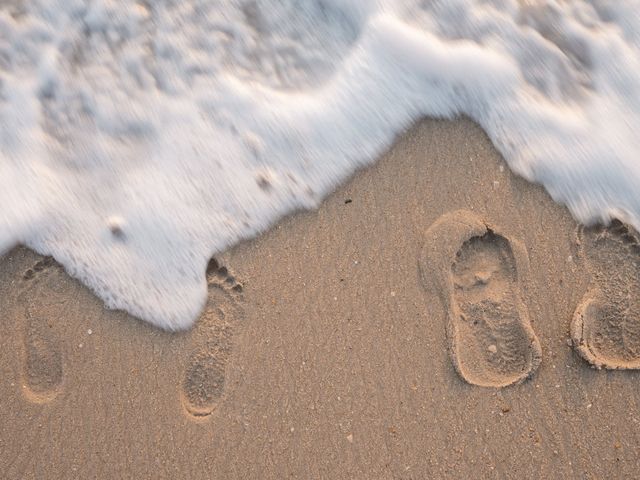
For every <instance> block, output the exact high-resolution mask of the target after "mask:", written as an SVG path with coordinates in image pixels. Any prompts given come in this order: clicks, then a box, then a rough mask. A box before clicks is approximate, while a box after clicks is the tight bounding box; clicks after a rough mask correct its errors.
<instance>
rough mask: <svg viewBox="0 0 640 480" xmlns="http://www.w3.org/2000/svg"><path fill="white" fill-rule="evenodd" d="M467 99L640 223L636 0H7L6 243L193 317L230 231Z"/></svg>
mask: <svg viewBox="0 0 640 480" xmlns="http://www.w3.org/2000/svg"><path fill="white" fill-rule="evenodd" d="M425 115H426V116H432V117H439V118H453V117H456V116H460V115H466V116H468V117H470V118H472V119H473V120H475V121H476V122H478V123H479V124H480V125H481V126H482V127H483V128H484V129H485V131H486V132H487V134H488V135H489V136H490V138H491V140H492V141H493V143H494V145H495V146H496V147H497V148H498V149H499V150H500V152H501V153H502V154H503V155H504V157H505V159H506V160H507V162H508V163H509V165H510V167H511V168H512V169H513V170H514V171H515V172H517V173H519V174H520V175H522V176H524V177H525V178H527V179H529V180H531V181H535V182H539V183H541V184H543V185H544V186H545V187H546V189H547V190H548V191H549V193H550V194H551V195H552V197H553V198H554V199H555V200H557V201H558V202H561V203H563V204H566V205H567V207H568V208H569V209H570V211H571V212H572V213H573V215H574V216H575V217H576V218H577V219H578V220H579V221H582V222H585V223H592V222H595V221H603V222H604V221H607V220H609V219H610V218H611V217H614V216H615V217H618V218H621V219H623V220H626V221H628V222H631V223H632V224H633V225H634V226H635V227H636V228H638V227H640V194H639V193H638V192H640V161H639V159H638V156H639V155H640V135H639V133H638V132H640V2H639V1H634V0H628V1H621V0H593V1H590V2H586V1H578V0H574V1H571V0H566V1H552V0H547V1H539V2H533V1H528V2H524V1H523V2H518V1H516V0H443V1H437V0H433V1H427V0H387V1H384V0H380V1H373V0H262V1H258V0H253V1H249V0H243V1H240V0H237V1H233V0H159V1H155V2H147V1H144V0H140V1H138V2H136V1H134V0H32V1H29V2H22V1H19V0H9V1H8V2H7V1H5V2H3V3H2V6H0V149H1V150H0V205H1V210H0V249H2V251H6V250H8V249H9V248H11V247H12V246H13V245H16V244H18V243H23V244H26V245H27V246H29V247H31V248H33V249H35V250H36V251H38V252H40V253H43V254H50V255H53V256H54V257H55V258H56V259H57V260H58V261H59V262H61V263H62V264H63V265H64V266H65V268H66V269H67V271H68V272H69V273H70V274H71V275H73V276H74V277H76V278H78V279H80V280H81V281H82V282H84V283H85V284H86V285H88V286H89V287H90V288H91V289H92V290H93V291H94V292H95V293H96V294H97V295H98V296H99V297H101V298H102V299H103V300H104V301H105V303H106V305H107V306H109V307H111V308H120V309H124V310H126V311H128V312H129V313H131V314H133V315H135V316H137V317H140V318H142V319H144V320H147V321H149V322H151V323H153V324H155V325H157V326H160V327H163V328H167V329H182V328H187V327H189V326H190V325H191V324H192V323H193V321H194V320H195V319H196V318H197V316H198V314H199V312H200V310H201V308H202V306H203V304H204V300H205V297H206V284H205V274H204V272H205V268H206V264H207V261H208V259H209V258H210V257H211V256H212V255H213V254H215V253H216V252H219V251H221V250H222V249H224V248H227V247H229V246H230V245H232V244H233V243H234V242H237V241H239V240H241V239H243V238H248V237H250V236H253V235H256V234H257V233H259V232H261V231H263V230H264V229H266V228H267V227H269V226H270V225H272V224H273V222H275V221H276V220H278V219H279V218H281V217H282V216H283V215H285V214H286V213H288V212H291V211H292V210H294V209H299V208H313V207H316V206H317V205H318V203H319V202H320V201H321V199H322V198H323V196H324V195H326V194H327V193H328V192H329V191H330V190H331V189H332V188H334V187H335V186H336V184H338V183H339V182H340V181H342V180H344V179H345V178H346V177H348V176H349V174H351V173H352V172H353V171H354V170H355V169H356V168H358V167H361V166H363V165H367V164H370V163H371V162H373V161H375V159H376V158H377V157H378V156H379V155H380V153H381V152H382V151H383V150H384V149H385V148H388V147H389V145H390V144H391V142H392V141H393V139H394V138H395V136H396V135H397V134H398V132H400V131H402V130H403V129H405V128H407V127H408V126H410V125H411V123H412V122H415V121H416V120H417V119H418V118H420V117H422V116H425Z"/></svg>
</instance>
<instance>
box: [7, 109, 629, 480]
mask: <svg viewBox="0 0 640 480" xmlns="http://www.w3.org/2000/svg"><path fill="white" fill-rule="evenodd" d="M638 250H639V249H638V248H637V238H636V236H635V233H634V232H630V231H627V230H625V227H624V226H623V225H616V226H614V227H612V228H611V229H608V230H602V229H600V230H592V229H587V230H584V229H582V228H580V227H579V226H578V225H577V224H576V223H575V221H574V220H573V219H572V218H571V216H570V215H569V213H568V212H567V210H566V209H565V208H563V207H562V206H560V205H557V204H555V203H554V202H553V201H552V200H551V198H550V197H549V196H548V195H547V194H546V193H545V192H544V190H543V189H542V188H540V187H539V186H536V185H532V184H529V183H528V182H526V181H525V180H523V179H521V178H517V177H515V176H514V175H513V174H512V173H511V172H510V171H509V169H508V168H507V167H506V164H505V163H504V161H503V160H502V159H501V157H500V155H499V154H498V152H497V151H496V150H495V149H494V148H493V146H492V145H491V143H490V141H489V140H488V138H487V137H486V136H485V135H484V133H483V132H482V131H481V130H480V129H479V128H478V127H477V126H475V125H474V124H473V123H471V122H470V121H468V120H458V121H455V122H444V121H432V120H428V121H424V122H422V123H420V124H419V125H417V126H416V127H415V128H413V129H411V130H410V131H409V132H407V133H406V134H405V135H403V136H402V137H401V138H400V139H399V140H398V142H397V143H396V145H395V146H394V147H393V148H392V149H391V150H390V151H389V152H388V153H387V154H386V155H385V156H384V157H383V158H382V159H381V160H380V162H378V164H376V165H375V166H374V167H372V168H369V169H367V170H364V171H362V172H360V173H358V174H357V175H356V176H355V177H354V178H353V179H352V180H351V181H350V182H348V183H347V184H346V185H344V186H342V187H340V188H339V189H338V190H337V191H336V192H335V193H334V194H333V195H331V197H329V198H328V199H327V200H326V201H325V202H324V203H323V204H322V206H321V207H320V209H319V210H317V211H313V212H302V213H298V214H296V215H293V216H290V217H289V218H287V219H285V220H284V221H283V222H281V223H280V224H279V225H277V226H276V227H274V228H273V229H271V230H270V231H269V232H267V233H266V234H264V235H262V236H260V237H258V238H256V239H254V240H252V241H249V242H245V243H243V244H241V245H239V246H237V247H235V248H233V249H232V250H230V251H228V252H226V253H224V254H221V255H219V256H217V257H216V259H215V262H212V264H211V265H210V269H209V272H208V282H209V290H210V296H209V303H208V305H207V307H206V310H205V312H204V313H203V316H202V318H201V319H200V320H199V321H198V323H197V324H196V326H195V327H194V329H193V330H191V331H189V332H184V333H177V334H171V333H166V332H163V331H160V330H158V329H154V328H152V327H150V326H147V325H146V324H143V323H142V322H140V321H137V320H135V319H132V318H131V317H128V316H127V315H126V314H124V313H122V312H114V311H107V310H104V308H103V307H102V304H101V303H100V301H99V300H98V299H96V298H95V297H94V296H93V295H92V294H91V293H90V292H89V291H88V290H87V289H86V288H84V287H82V286H81V285H80V284H79V283H78V282H76V281H75V280H73V279H71V278H70V277H69V276H68V275H67V274H66V273H64V271H62V270H61V269H60V267H59V266H57V265H56V264H55V262H53V261H51V260H50V259H47V258H44V257H41V256H39V255H36V254H34V253H32V252H30V251H28V250H26V249H24V248H17V249H15V250H13V251H12V252H10V253H9V254H7V255H5V257H4V258H3V259H2V261H1V262H0V304H1V311H2V316H3V327H2V347H3V348H2V349H1V350H0V378H1V379H2V380H1V382H0V472H2V473H0V477H2V478H49V479H57V478H65V479H67V478H154V479H158V478H173V479H175V478H193V479H199V478H202V479H205V478H206V479H212V478H220V479H233V478H256V479H270V478H273V479H282V478H305V479H306V478H332V479H333V478H358V479H387V478H388V479H424V478H577V479H578V478H579V479H585V478H587V479H591V478H593V479H596V478H605V477H606V478H633V477H634V476H637V471H638V468H639V467H640V460H638V459H639V458H640V451H639V450H640V447H639V446H640V435H639V433H640V425H639V416H640V414H639V413H638V403H639V402H640V390H639V389H638V387H637V386H638V382H639V381H640V377H639V374H638V372H635V371H634V370H633V369H634V368H636V367H637V366H639V362H638V359H639V358H640V325H639V326H636V325H637V324H640V321H636V319H638V318H640V316H638V315H636V314H640V307H636V303H635V302H636V301H637V300H636V299H638V298H640V295H639V294H640V290H638V289H640V285H638V283H639V280H638V278H639V276H638V275H637V273H638V272H637V268H638V267H637V265H636V264H637V260H638V254H639V253H638ZM589 362H591V363H589ZM591 364H593V365H595V366H598V367H602V368H601V369H596V368H592V366H591Z"/></svg>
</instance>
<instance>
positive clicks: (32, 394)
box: [19, 257, 65, 403]
mask: <svg viewBox="0 0 640 480" xmlns="http://www.w3.org/2000/svg"><path fill="white" fill-rule="evenodd" d="M58 270H60V271H61V268H60V267H58V266H57V265H55V262H54V261H53V259H52V258H50V257H46V258H44V259H41V260H39V261H37V262H35V264H34V265H33V266H32V268H29V269H28V270H27V271H26V272H25V273H24V275H23V278H22V280H21V283H22V291H21V292H20V296H19V298H20V302H19V303H20V308H21V309H22V312H23V315H24V319H23V328H22V336H21V339H22V348H21V350H22V352H23V362H22V377H23V379H22V384H23V393H24V394H25V397H26V398H27V399H28V400H29V401H32V402H35V403H43V402H47V401H51V400H53V399H54V398H55V397H56V396H57V395H58V393H59V392H60V390H61V387H62V382H63V359H62V351H61V348H60V344H59V342H58V338H57V335H56V328H55V327H56V323H57V322H61V321H64V318H63V317H64V309H65V301H64V299H63V297H62V296H61V295H59V292H56V291H55V285H56V284H57V283H58V282H59V280H60V279H59V278H58V275H59V274H60V272H59V271H58Z"/></svg>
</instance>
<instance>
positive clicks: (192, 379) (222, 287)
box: [181, 259, 242, 418]
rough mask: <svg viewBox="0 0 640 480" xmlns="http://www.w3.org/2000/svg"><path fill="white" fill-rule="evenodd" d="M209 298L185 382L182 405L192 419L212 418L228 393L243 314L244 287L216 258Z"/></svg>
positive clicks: (210, 268)
mask: <svg viewBox="0 0 640 480" xmlns="http://www.w3.org/2000/svg"><path fill="white" fill-rule="evenodd" d="M207 282H208V285H209V296H208V300H207V305H206V308H205V311H204V313H203V314H202V317H201V318H200V320H199V321H198V324H197V326H196V330H195V331H194V333H193V335H194V339H193V346H192V353H191V356H190V358H189V360H188V363H187V368H186V371H185V374H184V379H183V382H182V388H181V394H182V404H183V406H184V408H185V410H186V411H187V413H189V414H190V415H191V416H192V417H195V418H202V417H208V416H209V415H211V414H212V413H213V412H214V411H215V410H216V407H217V406H218V404H219V402H220V400H221V398H222V396H223V394H224V390H225V382H226V368H227V363H228V361H229V357H230V355H231V349H232V346H233V332H234V328H235V323H236V321H237V320H238V319H239V318H240V317H241V315H242V308H241V302H242V284H241V283H240V282H238V281H237V280H236V279H235V278H234V277H233V275H231V274H230V273H229V271H228V270H227V268H226V267H224V266H221V265H219V264H218V262H217V261H216V260H215V259H212V260H211V261H210V262H209V266H208V268H207Z"/></svg>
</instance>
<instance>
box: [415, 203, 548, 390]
mask: <svg viewBox="0 0 640 480" xmlns="http://www.w3.org/2000/svg"><path fill="white" fill-rule="evenodd" d="M527 271H528V259H527V254H526V251H525V250H524V247H522V246H520V244H518V243H517V242H514V241H509V240H508V239H507V238H505V237H504V236H502V235H500V234H499V233H496V231H495V229H493V228H489V227H488V226H487V225H486V224H485V223H484V222H482V221H480V220H479V219H478V218H477V217H475V216H474V215H473V214H472V213H470V212H466V211H457V212H452V213H449V214H446V215H444V216H442V217H441V218H440V219H439V220H437V221H436V222H435V223H434V224H433V225H432V226H431V227H430V228H429V230H428V232H427V238H426V243H425V248H424V250H423V256H422V260H421V272H422V277H423V281H424V282H425V286H431V287H433V288H434V290H435V291H436V292H437V293H438V295H439V296H440V298H441V300H442V301H443V304H444V306H445V308H446V310H447V336H448V339H449V346H450V353H451V358H452V361H453V364H454V366H455V368H456V370H457V371H458V373H459V374H460V376H461V377H462V378H463V379H464V380H465V381H467V382H468V383H470V384H473V385H478V386H483V387H505V386H508V385H513V384H516V383H519V382H521V381H523V380H525V379H526V378H528V377H530V376H531V375H532V374H533V372H535V370H536V369H537V368H538V365H539V364H540V361H541V348H540V343H539V341H538V338H537V337H536V335H535V333H534V332H533V329H532V328H531V324H530V322H529V317H528V312H527V309H526V307H525V305H524V303H523V301H522V298H521V291H520V288H521V275H523V274H526V273H527Z"/></svg>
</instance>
